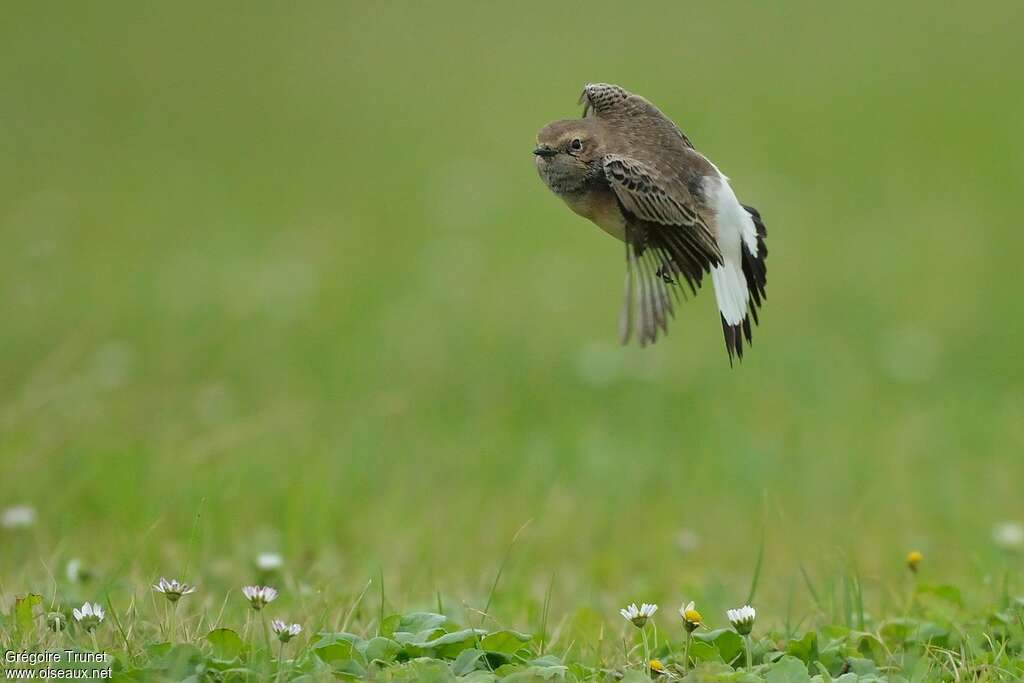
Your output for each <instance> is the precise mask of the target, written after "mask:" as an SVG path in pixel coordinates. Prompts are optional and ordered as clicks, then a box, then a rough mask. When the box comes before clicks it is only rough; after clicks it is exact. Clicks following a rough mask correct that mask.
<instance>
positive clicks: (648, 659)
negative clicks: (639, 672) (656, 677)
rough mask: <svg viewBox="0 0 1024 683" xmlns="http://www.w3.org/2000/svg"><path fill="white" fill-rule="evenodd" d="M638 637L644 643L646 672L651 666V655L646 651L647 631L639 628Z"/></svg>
mask: <svg viewBox="0 0 1024 683" xmlns="http://www.w3.org/2000/svg"><path fill="white" fill-rule="evenodd" d="M640 637H641V638H642V639H643V641H644V671H647V670H648V668H650V666H651V653H650V650H648V649H647V631H646V630H645V629H644V628H642V627H641V628H640Z"/></svg>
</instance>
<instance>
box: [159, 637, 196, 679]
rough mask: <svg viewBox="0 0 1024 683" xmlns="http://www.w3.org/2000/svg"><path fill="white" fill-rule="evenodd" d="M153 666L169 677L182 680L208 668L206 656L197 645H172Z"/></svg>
mask: <svg viewBox="0 0 1024 683" xmlns="http://www.w3.org/2000/svg"><path fill="white" fill-rule="evenodd" d="M152 667H153V668H154V669H158V670H160V671H163V672H164V674H165V675H166V676H167V677H168V678H172V679H174V680H177V681H180V680H182V679H185V678H188V677H189V676H193V675H195V674H200V673H202V672H203V671H205V670H206V658H205V657H203V653H202V652H200V651H199V648H197V647H196V646H195V645H189V644H185V643H179V644H177V645H172V646H171V647H170V649H168V650H167V651H166V652H165V653H164V654H163V656H162V657H160V658H159V659H158V660H156V661H155V662H153V664H152Z"/></svg>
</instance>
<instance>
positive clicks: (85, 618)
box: [71, 602, 106, 631]
mask: <svg viewBox="0 0 1024 683" xmlns="http://www.w3.org/2000/svg"><path fill="white" fill-rule="evenodd" d="M71 613H72V614H73V615H74V617H75V621H77V622H78V623H79V624H81V625H82V628H84V629H85V630H86V631H91V630H93V629H94V628H96V627H97V626H99V625H100V622H102V621H103V617H105V616H106V614H105V613H104V612H103V608H102V607H101V606H100V604H99V603H90V602H87V603H85V604H84V605H82V608H81V609H79V608H77V607H76V608H75V609H73V610H71Z"/></svg>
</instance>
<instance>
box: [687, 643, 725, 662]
mask: <svg viewBox="0 0 1024 683" xmlns="http://www.w3.org/2000/svg"><path fill="white" fill-rule="evenodd" d="M690 657H691V658H692V659H693V661H695V662H721V661H722V656H721V655H720V654H718V648H717V647H715V646H714V645H712V644H711V643H702V642H700V641H695V642H693V643H692V644H691V645H690Z"/></svg>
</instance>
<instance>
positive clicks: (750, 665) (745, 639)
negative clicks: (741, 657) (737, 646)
mask: <svg viewBox="0 0 1024 683" xmlns="http://www.w3.org/2000/svg"><path fill="white" fill-rule="evenodd" d="M743 642H744V644H745V645H746V646H747V647H746V650H747V671H750V670H751V669H753V668H754V660H753V656H752V655H751V653H750V634H749V633H748V634H747V635H745V636H743Z"/></svg>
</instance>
